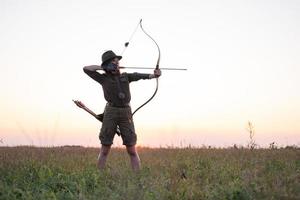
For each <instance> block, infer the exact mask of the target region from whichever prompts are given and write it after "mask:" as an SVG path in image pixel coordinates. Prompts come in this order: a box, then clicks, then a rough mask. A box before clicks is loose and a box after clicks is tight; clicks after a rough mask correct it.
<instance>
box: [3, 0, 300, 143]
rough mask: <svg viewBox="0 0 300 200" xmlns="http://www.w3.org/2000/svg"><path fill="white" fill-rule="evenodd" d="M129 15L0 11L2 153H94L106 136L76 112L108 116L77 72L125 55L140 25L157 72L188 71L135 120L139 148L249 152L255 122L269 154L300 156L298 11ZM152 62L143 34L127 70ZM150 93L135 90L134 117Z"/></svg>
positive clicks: (218, 9) (272, 7)
mask: <svg viewBox="0 0 300 200" xmlns="http://www.w3.org/2000/svg"><path fill="white" fill-rule="evenodd" d="M127 3H128V2H126V1H124V2H123V1H122V2H118V6H116V5H115V4H114V2H105V4H103V2H97V1H88V2H86V3H84V4H83V3H82V2H81V1H72V6H70V5H71V3H70V2H68V1H66V2H57V1H54V2H53V1H43V2H40V1H37V0H30V1H27V2H26V3H24V2H8V1H1V2H0V22H1V24H2V26H1V27H0V30H1V37H0V42H1V44H2V45H1V47H0V70H1V73H0V89H1V100H0V101H1V104H0V110H1V112H0V119H1V121H0V122H1V124H0V139H3V143H0V145H24V144H25V145H28V144H29V145H30V144H33V145H42V146H43V145H45V146H52V145H65V144H79V145H85V146H98V145H99V140H98V133H99V130H100V127H101V124H99V123H98V122H97V121H96V120H95V119H93V118H92V117H91V116H89V115H88V114H87V113H84V112H83V111H81V110H80V109H79V108H77V107H75V105H74V104H73V102H72V99H79V100H82V101H83V102H84V103H85V104H86V105H87V106H88V107H90V108H91V109H92V110H94V111H95V112H96V113H101V112H103V109H104V106H105V101H104V98H103V93H102V91H101V86H100V85H99V84H98V83H96V82H95V81H93V80H91V79H90V78H89V77H88V76H86V74H84V73H83V71H82V67H83V66H85V65H89V64H99V63H100V59H101V58H100V57H101V53H102V52H103V51H104V50H107V49H112V50H114V51H115V52H117V53H120V52H121V51H122V50H123V44H124V43H125V42H126V41H127V40H128V37H129V36H130V34H131V33H132V31H133V29H134V27H135V26H136V23H137V22H138V20H139V19H140V17H141V16H142V17H143V20H144V21H143V23H144V24H143V26H144V28H145V29H146V30H147V31H148V32H149V34H150V35H151V36H153V38H155V40H156V41H157V42H158V44H159V45H160V48H161V51H162V57H161V67H171V68H172V67H182V68H188V70H187V71H184V72H173V71H163V75H162V77H161V78H160V82H159V90H158V93H157V95H156V96H155V98H154V99H153V101H151V102H150V103H149V104H148V105H147V106H146V107H144V108H143V109H142V110H140V111H139V112H138V113H137V114H136V115H135V116H134V117H135V118H134V120H135V126H136V131H137V133H138V144H139V145H145V146H164V145H177V146H180V145H183V144H184V145H185V144H186V145H188V144H192V145H195V146H201V145H203V144H204V145H216V146H218V145H219V146H226V145H232V144H246V143H247V140H248V135H247V132H246V130H245V129H246V125H247V122H248V121H251V122H252V123H253V124H254V127H255V130H256V135H255V137H256V140H257V142H258V143H259V144H261V145H262V146H263V145H265V146H267V145H268V144H269V143H270V142H273V141H275V142H276V143H278V144H281V145H287V144H296V145H299V143H300V139H299V138H300V125H299V124H300V123H299V119H300V103H299V102H300V93H299V85H300V79H299V75H300V68H299V66H300V58H299V56H298V52H300V49H299V48H300V40H299V37H298V35H300V26H299V20H298V19H299V18H300V14H299V13H300V12H299V10H300V3H298V2H296V1H289V2H285V3H279V2H272V1H266V2H264V3H262V2H248V1H240V2H235V1H229V2H226V3H224V2H222V1H209V2H208V1H195V0H191V1H189V3H188V4H184V5H183V4H182V3H180V1H173V2H172V4H170V3H169V2H167V1H160V4H159V6H158V5H156V2H153V1H151V2H150V1H136V2H133V3H134V4H132V5H135V6H129V7H128V5H127ZM125 7H126V8H127V9H123V8H125ZM149 7H151V8H157V12H155V14H153V12H151V9H150V10H149ZM158 8H159V9H158ZM112 9H116V10H117V11H118V15H116V16H112V15H111V13H110V11H111V10H112ZM179 12H180V13H181V14H182V15H181V16H178V13H179ZM108 16H110V17H108ZM120 16H122V20H120ZM157 55H158V53H157V49H156V47H155V45H154V44H153V42H152V41H151V40H149V38H147V37H146V36H145V35H144V34H143V33H142V32H141V31H139V30H138V31H137V33H136V35H135V36H134V38H133V40H132V41H131V44H130V46H129V47H128V49H127V50H126V52H125V53H124V55H123V59H122V60H121V65H124V66H137V67H138V66H143V67H151V66H154V65H155V63H156V59H157ZM128 72H133V70H128ZM139 72H144V73H151V70H145V71H144V70H143V71H139ZM154 89H155V82H154V81H152V80H145V81H138V82H136V83H132V84H131V95H132V102H131V105H132V109H133V110H134V109H135V108H137V107H138V106H139V105H141V104H142V103H143V102H145V100H147V98H149V97H150V96H151V94H152V93H153V92H154ZM115 144H116V145H121V141H120V139H116V142H115Z"/></svg>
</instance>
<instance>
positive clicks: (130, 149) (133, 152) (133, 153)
mask: <svg viewBox="0 0 300 200" xmlns="http://www.w3.org/2000/svg"><path fill="white" fill-rule="evenodd" d="M126 149H127V153H128V154H129V155H130V156H137V151H136V149H135V146H127V147H126Z"/></svg>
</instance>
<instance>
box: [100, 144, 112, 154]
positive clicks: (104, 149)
mask: <svg viewBox="0 0 300 200" xmlns="http://www.w3.org/2000/svg"><path fill="white" fill-rule="evenodd" d="M110 147H111V146H110V145H109V146H108V145H102V147H101V155H103V156H107V155H108V154H109V151H110Z"/></svg>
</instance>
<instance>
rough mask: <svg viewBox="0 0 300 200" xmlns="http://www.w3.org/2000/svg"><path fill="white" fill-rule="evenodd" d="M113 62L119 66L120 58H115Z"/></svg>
mask: <svg viewBox="0 0 300 200" xmlns="http://www.w3.org/2000/svg"><path fill="white" fill-rule="evenodd" d="M111 63H113V64H115V65H117V67H118V68H119V58H114V59H113V60H112V61H111Z"/></svg>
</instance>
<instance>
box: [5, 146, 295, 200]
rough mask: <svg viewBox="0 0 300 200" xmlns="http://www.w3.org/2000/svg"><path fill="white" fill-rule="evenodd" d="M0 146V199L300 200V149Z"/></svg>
mask: <svg viewBox="0 0 300 200" xmlns="http://www.w3.org/2000/svg"><path fill="white" fill-rule="evenodd" d="M138 150H139V153H140V157H141V161H142V169H141V170H140V172H139V173H136V174H135V173H133V172H132V171H131V167H130V163H129V158H128V156H127V154H126V152H125V150H124V149H120V148H113V149H112V151H111V154H110V155H109V158H108V163H107V168H106V169H105V170H104V171H101V172H100V171H98V169H97V168H96V159H97V155H98V149H96V148H82V147H56V148H35V147H1V148H0V174H1V176H0V177H1V178H0V199H105V200H109V199H145V200H148V199H149V200H150V199H180V200H185V199H209V200H210V199H211V200H218V199H232V200H233V199H268V200H269V199H300V189H299V188H300V150H299V149H297V148H287V149H253V150H250V149H234V148H232V149H230V148H228V149H214V148H210V149H205V148H202V149H195V148H185V149H177V148H172V149H169V148H158V149H151V148H139V149H138Z"/></svg>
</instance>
